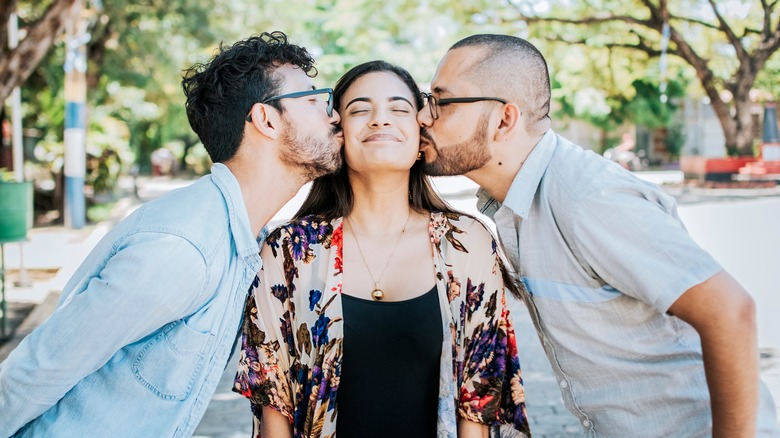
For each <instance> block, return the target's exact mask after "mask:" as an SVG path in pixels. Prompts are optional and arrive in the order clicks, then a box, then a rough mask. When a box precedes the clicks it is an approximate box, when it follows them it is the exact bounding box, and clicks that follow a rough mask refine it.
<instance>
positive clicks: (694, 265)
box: [564, 184, 722, 313]
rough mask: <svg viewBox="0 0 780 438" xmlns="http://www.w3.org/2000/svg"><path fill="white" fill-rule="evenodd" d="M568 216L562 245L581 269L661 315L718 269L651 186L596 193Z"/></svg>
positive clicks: (674, 208)
mask: <svg viewBox="0 0 780 438" xmlns="http://www.w3.org/2000/svg"><path fill="white" fill-rule="evenodd" d="M568 211H569V215H568V217H567V223H568V226H567V228H569V229H570V236H569V237H568V238H567V241H568V242H569V245H570V246H571V248H572V251H573V252H574V254H575V256H576V257H577V258H578V259H579V261H580V263H582V264H583V267H585V268H586V269H587V268H590V270H591V272H592V273H593V274H595V275H596V276H597V277H599V278H600V279H601V280H602V281H603V282H604V283H606V284H608V285H610V286H612V287H614V288H615V289H617V290H618V291H620V292H622V293H624V294H626V295H629V296H631V297H633V298H636V299H638V300H641V301H643V302H645V303H647V304H649V305H651V306H653V307H654V308H655V309H656V310H658V311H659V312H661V313H665V312H667V311H668V310H669V307H670V306H671V305H672V304H673V303H674V302H675V301H676V300H677V299H678V298H679V297H680V296H681V295H682V294H683V293H684V292H685V291H686V290H688V289H690V288H691V287H693V286H695V285H697V284H700V283H702V282H704V281H705V280H707V279H708V278H710V277H711V276H713V275H714V274H716V273H717V272H719V271H720V270H721V269H722V268H721V266H720V264H718V262H717V261H715V259H713V258H712V256H710V254H709V253H707V252H706V251H705V250H703V249H702V248H701V247H700V246H699V245H698V244H696V242H694V241H693V239H692V238H691V236H690V235H689V234H688V232H687V230H686V229H685V227H684V225H683V223H682V221H681V220H680V218H679V216H678V215H677V206H676V203H675V201H674V199H673V198H672V197H670V196H668V195H666V194H665V193H663V192H662V191H661V190H660V189H658V188H656V187H650V186H649V185H644V184H637V185H635V186H631V187H626V186H619V187H618V186H613V187H606V188H602V189H601V190H599V191H596V192H594V193H591V196H588V197H587V198H584V199H581V200H579V202H578V204H577V205H576V207H575V208H572V209H569V210H568ZM564 232H565V231H564Z"/></svg>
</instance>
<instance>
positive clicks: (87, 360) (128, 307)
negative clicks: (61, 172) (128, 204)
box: [0, 233, 209, 436]
mask: <svg viewBox="0 0 780 438" xmlns="http://www.w3.org/2000/svg"><path fill="white" fill-rule="evenodd" d="M87 260H88V261H87V262H86V263H90V262H92V261H91V260H90V258H88V259H87ZM208 276H209V275H208V266H207V264H206V262H205V260H204V258H203V255H202V254H201V252H200V251H199V250H198V249H197V248H196V247H195V246H194V245H192V244H191V243H190V242H188V241H187V240H185V239H183V238H181V237H178V236H174V235H170V234H163V233H136V234H133V235H131V236H130V237H128V238H127V239H125V240H124V241H123V242H122V243H121V244H119V245H118V246H117V247H116V248H115V251H114V252H112V254H111V255H110V257H109V258H108V260H107V261H105V266H104V267H103V268H102V270H100V271H99V272H98V273H97V274H96V275H95V276H93V277H92V278H91V279H89V281H88V282H87V283H86V285H85V286H84V289H83V290H77V291H73V293H72V295H71V296H70V297H68V300H66V301H65V302H64V303H62V304H61V306H60V307H59V308H57V309H56V310H55V311H54V313H53V314H52V315H51V317H50V318H49V319H48V320H47V321H46V322H44V323H43V324H42V325H40V326H39V327H38V328H37V329H36V330H34V331H33V332H32V333H31V334H30V335H29V336H27V337H26V338H25V339H24V340H23V341H22V342H21V343H20V344H19V346H18V347H17V348H16V349H15V350H14V351H13V352H12V353H11V354H10V355H9V357H8V358H7V359H6V361H5V362H4V363H2V364H1V365H0V388H2V391H0V436H9V435H11V434H13V433H14V432H16V431H17V430H18V429H20V428H21V427H23V426H24V425H25V424H27V423H28V422H30V421H31V420H33V419H35V418H37V417H38V416H40V415H41V414H42V413H44V412H45V411H47V410H48V409H49V408H50V407H52V406H53V405H55V404H56V403H57V402H58V401H59V400H60V399H61V398H62V397H63V396H64V395H65V394H66V393H67V392H68V391H69V390H70V389H71V388H73V387H74V386H75V385H76V384H77V383H78V382H79V381H80V380H82V379H83V378H84V377H86V376H88V375H90V374H91V373H93V372H95V371H96V370H98V369H99V368H101V367H102V366H103V365H104V364H106V363H107V362H108V361H109V360H110V359H111V358H112V357H113V356H114V355H115V354H116V353H117V352H118V351H119V350H121V349H122V348H123V347H125V346H126V345H129V344H132V343H134V342H136V341H138V340H140V339H142V338H144V337H146V336H148V335H149V334H151V333H153V332H155V331H156V330H158V329H159V328H161V327H162V326H164V325H165V324H167V323H169V322H172V321H176V320H178V319H181V318H183V317H185V316H187V315H188V314H190V313H192V312H193V311H194V310H195V309H197V308H199V307H200V302H201V301H203V299H204V295H205V294H206V293H208V290H207V284H208V282H209V278H208Z"/></svg>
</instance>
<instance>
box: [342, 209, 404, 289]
mask: <svg viewBox="0 0 780 438" xmlns="http://www.w3.org/2000/svg"><path fill="white" fill-rule="evenodd" d="M411 217H412V209H411V208H410V209H409V215H408V216H406V222H404V226H403V228H401V233H400V234H399V235H398V239H396V240H395V245H393V249H392V250H391V251H390V256H388V257H387V262H386V263H385V267H384V268H382V272H380V273H379V278H374V274H372V273H371V268H369V267H368V262H366V256H365V255H363V249H362V248H361V247H360V241H358V237H357V233H355V228H354V227H353V226H352V224H350V223H349V221H348V220H347V218H344V222H345V223H346V224H347V225H349V229H350V230H352V237H353V238H354V239H355V243H356V244H357V249H358V252H359V253H360V258H362V259H363V264H365V265H366V271H368V275H369V276H370V277H371V281H373V282H374V290H372V291H371V298H373V299H374V301H382V299H383V298H384V297H385V292H384V291H383V290H382V288H380V287H379V281H380V280H382V275H384V273H385V271H386V270H387V267H388V266H390V260H392V259H393V253H395V248H396V247H397V246H398V242H400V241H401V237H403V235H404V233H406V226H407V225H408V224H409V219H410V218H411Z"/></svg>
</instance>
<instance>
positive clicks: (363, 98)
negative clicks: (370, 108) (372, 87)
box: [344, 97, 371, 109]
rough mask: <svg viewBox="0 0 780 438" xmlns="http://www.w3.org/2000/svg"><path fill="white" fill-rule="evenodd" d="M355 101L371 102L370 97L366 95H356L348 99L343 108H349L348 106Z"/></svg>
mask: <svg viewBox="0 0 780 438" xmlns="http://www.w3.org/2000/svg"><path fill="white" fill-rule="evenodd" d="M355 102H368V103H371V99H369V98H368V97H356V98H354V99H352V100H350V101H349V103H347V104H346V105H345V106H344V109H347V108H349V106H350V105H352V104H353V103H355Z"/></svg>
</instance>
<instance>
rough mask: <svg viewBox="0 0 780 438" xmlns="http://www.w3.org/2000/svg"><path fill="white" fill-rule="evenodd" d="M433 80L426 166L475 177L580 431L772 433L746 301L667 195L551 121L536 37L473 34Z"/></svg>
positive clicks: (424, 115) (423, 114) (425, 119)
mask: <svg viewBox="0 0 780 438" xmlns="http://www.w3.org/2000/svg"><path fill="white" fill-rule="evenodd" d="M431 88H432V93H431V95H428V96H427V97H428V99H427V107H426V108H423V110H422V111H420V113H419V114H418V121H419V123H420V124H421V126H422V127H423V131H424V132H423V141H422V145H421V150H422V152H424V154H425V160H426V171H427V172H428V173H429V174H431V175H457V174H464V175H466V176H467V177H468V178H470V179H472V180H473V181H474V182H476V183H477V184H479V185H480V187H481V189H480V192H479V194H478V195H479V206H480V210H481V211H482V212H483V213H485V214H487V215H488V216H490V217H492V219H493V220H494V221H495V224H496V228H497V231H498V234H499V237H500V241H501V244H502V247H503V249H504V251H505V253H506V256H507V257H508V259H509V261H510V263H511V265H512V266H513V268H514V270H515V273H516V276H517V277H518V280H521V281H522V283H523V284H524V286H525V288H524V291H523V295H524V301H525V303H526V306H527V307H528V310H529V313H530V315H531V318H532V320H533V322H534V325H535V326H536V329H537V332H538V335H539V339H540V341H541V343H542V345H543V347H544V349H545V351H546V353H547V357H548V359H549V361H550V363H551V365H552V368H553V370H554V372H555V374H556V376H557V378H558V383H559V386H560V390H561V394H562V395H563V400H564V403H565V404H566V407H567V408H568V409H569V410H570V411H571V412H572V413H573V414H574V415H575V416H576V417H577V418H578V419H579V420H580V423H581V424H582V426H583V427H584V430H585V435H586V436H611V437H634V436H647V437H672V436H674V437H703V436H711V435H712V436H721V437H753V436H778V435H780V431H778V427H777V422H776V418H775V417H776V414H775V410H774V405H773V402H772V398H771V396H770V395H769V393H768V391H767V389H766V387H765V386H764V385H763V384H761V383H760V381H759V377H758V372H759V367H758V359H759V355H758V348H757V340H756V338H757V335H756V323H755V305H754V303H753V300H752V298H751V297H750V295H748V293H747V292H746V291H745V290H744V289H743V288H742V287H741V286H740V285H739V284H738V283H737V282H736V281H735V280H734V279H733V278H732V277H731V276H730V275H729V274H728V273H726V272H725V271H724V270H723V269H722V268H721V266H720V265H719V264H718V263H717V262H716V261H715V260H714V259H713V258H712V257H711V256H710V255H709V254H707V253H706V252H705V251H704V250H702V249H701V248H700V247H699V246H698V245H696V244H695V243H694V242H693V240H692V239H691V237H690V236H689V235H688V233H687V232H686V230H685V228H684V226H683V224H682V222H681V220H680V218H679V217H678V215H677V211H676V205H675V202H674V199H673V198H671V197H670V196H668V195H666V194H665V193H664V192H663V191H662V190H660V189H659V188H658V187H657V186H655V185H653V184H650V183H647V182H644V181H642V180H640V179H639V178H637V177H635V176H634V175H633V174H631V173H630V172H628V171H626V170H625V169H623V168H621V167H620V166H619V165H617V164H615V163H611V162H609V161H608V160H606V159H604V158H603V157H600V156H598V155H596V154H594V153H592V152H590V151H585V150H583V149H582V148H580V147H578V146H576V145H573V144H572V143H570V142H569V141H567V140H566V139H564V138H562V137H560V136H558V135H556V134H555V133H554V132H553V131H552V129H550V123H551V120H550V116H549V110H550V79H549V75H548V71H547V64H546V62H545V60H544V57H543V56H542V55H541V54H540V53H539V52H538V50H537V49H536V48H535V47H534V46H533V45H531V44H530V43H528V42H527V41H525V40H523V39H520V38H516V37H512V36H506V35H474V36H471V37H468V38H466V39H464V40H461V41H460V42H458V43H456V44H455V45H454V46H452V48H450V50H449V51H448V52H447V53H446V55H445V56H444V58H443V59H442V60H441V62H440V64H439V67H438V69H437V70H436V74H435V76H434V78H433V81H432V83H431Z"/></svg>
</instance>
